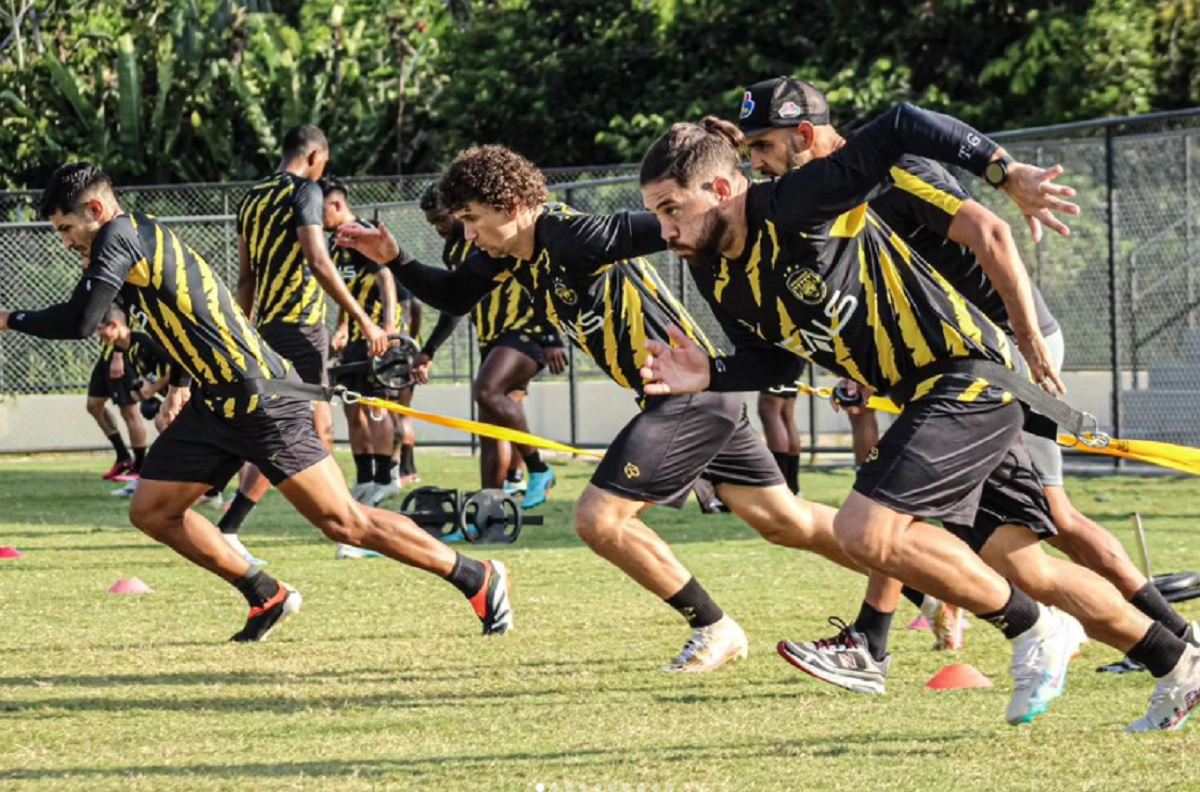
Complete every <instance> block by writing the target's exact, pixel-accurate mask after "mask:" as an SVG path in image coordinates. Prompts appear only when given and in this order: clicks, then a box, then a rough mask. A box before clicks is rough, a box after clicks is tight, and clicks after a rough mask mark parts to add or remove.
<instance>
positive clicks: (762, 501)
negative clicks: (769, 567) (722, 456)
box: [717, 484, 864, 573]
mask: <svg viewBox="0 0 1200 792" xmlns="http://www.w3.org/2000/svg"><path fill="white" fill-rule="evenodd" d="M717 494H718V495H719V496H720V497H721V500H722V501H724V503H725V505H726V506H728V507H729V509H730V511H732V512H733V513H734V514H736V515H737V516H738V517H740V518H741V519H742V520H744V521H745V522H746V524H748V525H749V526H750V527H751V528H753V529H754V530H756V531H758V533H759V534H761V535H762V537H763V538H764V539H766V540H767V541H768V542H772V543H774V544H777V545H783V546H784V547H794V548H796V549H798V550H810V551H812V552H814V553H817V554H819V555H822V556H824V557H825V558H828V559H829V560H830V561H833V562H834V563H835V564H841V565H842V566H844V567H846V568H847V569H852V570H854V571H855V572H859V573H862V572H864V569H863V567H862V566H861V565H860V564H858V563H856V562H855V561H854V560H852V559H851V558H850V557H849V556H848V555H846V552H845V551H844V550H842V547H841V545H839V544H838V540H837V537H836V536H835V535H834V533H833V518H834V515H835V514H836V512H835V511H834V509H832V508H830V507H829V506H826V505H824V504H821V503H813V502H811V501H806V500H800V499H799V498H797V497H796V496H795V495H793V494H792V493H791V492H790V491H789V490H788V488H787V487H785V486H783V485H782V484H777V485H775V486H773V487H743V486H739V485H736V484H718V485H717Z"/></svg>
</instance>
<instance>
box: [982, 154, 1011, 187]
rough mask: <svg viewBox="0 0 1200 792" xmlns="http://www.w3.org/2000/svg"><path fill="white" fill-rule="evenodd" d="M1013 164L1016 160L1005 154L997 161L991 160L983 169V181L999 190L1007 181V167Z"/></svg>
mask: <svg viewBox="0 0 1200 792" xmlns="http://www.w3.org/2000/svg"><path fill="white" fill-rule="evenodd" d="M1014 162H1016V160H1015V159H1013V158H1012V157H1010V156H1008V155H1007V154H1005V155H1004V156H1003V157H1001V158H1000V159H998V160H992V161H991V162H989V163H988V164H987V167H986V168H984V169H983V180H984V181H985V182H987V183H988V184H990V185H992V186H993V187H995V188H996V189H1000V188H1001V187H1003V186H1004V183H1005V182H1006V181H1008V166H1009V165H1012V164H1013V163H1014Z"/></svg>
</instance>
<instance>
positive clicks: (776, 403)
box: [758, 393, 791, 454]
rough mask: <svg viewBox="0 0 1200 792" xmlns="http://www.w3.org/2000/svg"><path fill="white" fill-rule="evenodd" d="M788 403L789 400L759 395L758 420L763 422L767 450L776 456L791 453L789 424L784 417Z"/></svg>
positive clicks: (764, 394) (766, 394) (763, 394)
mask: <svg viewBox="0 0 1200 792" xmlns="http://www.w3.org/2000/svg"><path fill="white" fill-rule="evenodd" d="M787 402H788V400H787V399H781V398H780V397H778V396H772V395H770V394H768V393H760V394H758V420H759V421H761V422H762V428H763V437H764V439H765V440H766V441H767V448H769V449H770V450H771V453H774V454H787V453H789V452H790V451H791V448H790V446H791V442H790V439H789V438H788V432H787V422H786V421H785V420H784V417H783V411H784V409H785V407H786V405H787Z"/></svg>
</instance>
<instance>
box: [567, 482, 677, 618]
mask: <svg viewBox="0 0 1200 792" xmlns="http://www.w3.org/2000/svg"><path fill="white" fill-rule="evenodd" d="M646 507H647V504H646V503H643V502H641V501H633V500H628V499H626V498H622V497H620V496H618V495H614V494H612V493H611V492H607V491H605V490H602V489H600V488H599V487H596V486H594V485H591V484H589V485H588V487H587V489H585V490H584V491H583V495H581V496H580V498H579V500H578V501H577V502H576V503H575V532H576V533H577V534H579V538H581V539H583V541H584V542H585V543H586V544H587V546H588V547H590V548H591V549H592V551H593V552H594V553H596V555H598V556H600V557H601V558H604V559H605V560H607V561H609V562H610V563H612V564H613V565H614V566H616V567H617V568H619V569H620V570H621V571H622V572H624V573H625V574H626V575H629V577H631V578H633V579H634V580H636V581H637V582H638V583H639V584H641V586H642V587H643V588H645V589H647V590H648V591H650V592H651V593H653V594H655V595H657V596H658V597H660V598H662V599H667V598H668V597H671V596H674V595H675V594H676V593H678V592H679V590H680V589H682V588H683V586H684V585H685V584H686V583H687V582H688V581H689V580H691V578H692V574H691V573H690V572H688V571H687V568H686V567H684V566H683V564H681V563H679V560H678V559H677V558H675V554H674V553H672V552H671V548H670V546H668V545H667V543H666V542H664V541H663V540H662V538H661V537H659V535H658V534H656V533H655V532H654V531H652V530H650V528H649V526H647V525H646V524H645V523H643V522H642V521H641V520H640V519H638V514H640V513H641V512H642V511H643V510H644V509H645V508H646Z"/></svg>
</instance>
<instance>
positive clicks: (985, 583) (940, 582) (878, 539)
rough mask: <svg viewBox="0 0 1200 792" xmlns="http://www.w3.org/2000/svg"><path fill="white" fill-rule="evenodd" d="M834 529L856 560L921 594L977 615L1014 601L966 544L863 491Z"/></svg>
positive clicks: (850, 498)
mask: <svg viewBox="0 0 1200 792" xmlns="http://www.w3.org/2000/svg"><path fill="white" fill-rule="evenodd" d="M833 527H834V532H835V534H836V535H837V539H838V542H839V544H841V546H842V549H843V550H845V551H846V553H847V555H849V556H850V557H851V558H853V559H854V560H855V561H857V562H858V563H860V564H862V565H863V566H865V567H868V568H870V569H873V570H877V571H880V572H883V573H885V574H887V575H890V576H891V577H895V578H898V579H900V580H903V581H904V582H905V583H907V584H908V585H910V586H912V587H913V588H915V589H917V590H919V591H924V592H925V593H927V594H930V595H932V596H934V597H937V598H938V599H940V600H943V601H945V602H954V603H957V604H959V605H962V606H963V607H965V608H966V609H967V610H969V611H971V612H972V613H994V612H996V611H999V610H1001V609H1002V608H1003V607H1004V605H1005V603H1007V602H1008V598H1009V593H1010V587H1009V585H1008V583H1007V581H1005V580H1004V578H1002V577H1000V575H999V574H997V573H996V572H995V571H993V570H992V569H989V568H988V567H987V565H986V564H984V563H983V561H982V560H981V559H980V558H979V556H977V555H975V553H973V552H972V551H971V548H970V547H968V546H967V544H966V543H965V542H963V541H962V540H960V539H958V538H957V537H955V536H952V535H951V534H949V533H947V532H946V531H945V530H944V529H942V528H938V527H936V526H933V525H930V524H928V523H923V522H919V521H917V520H914V519H913V518H912V517H909V516H907V515H904V514H900V513H899V512H896V511H893V510H892V509H889V508H887V507H886V506H883V505H881V504H878V503H876V502H874V501H872V500H871V499H870V498H867V497H866V496H865V495H863V494H862V493H860V492H856V491H852V492H851V493H850V495H849V496H848V497H847V498H846V501H845V503H843V504H842V506H841V508H839V509H838V512H837V516H836V517H835V518H834V523H833Z"/></svg>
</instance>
